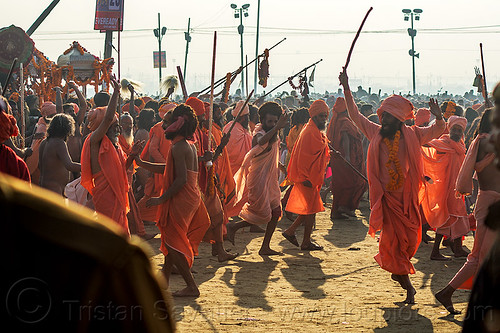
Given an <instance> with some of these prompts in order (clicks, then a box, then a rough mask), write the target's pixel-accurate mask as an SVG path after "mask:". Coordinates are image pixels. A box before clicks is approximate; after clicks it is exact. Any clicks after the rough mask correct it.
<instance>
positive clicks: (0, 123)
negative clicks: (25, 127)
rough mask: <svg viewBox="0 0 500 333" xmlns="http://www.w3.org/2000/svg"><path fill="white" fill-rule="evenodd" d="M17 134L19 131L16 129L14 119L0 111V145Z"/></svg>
mask: <svg viewBox="0 0 500 333" xmlns="http://www.w3.org/2000/svg"><path fill="white" fill-rule="evenodd" d="M18 134H19V129H18V128H17V124H16V118H14V116H12V115H10V114H8V113H7V112H3V111H0V143H2V142H4V141H5V140H7V139H8V138H10V137H11V136H17V135H18Z"/></svg>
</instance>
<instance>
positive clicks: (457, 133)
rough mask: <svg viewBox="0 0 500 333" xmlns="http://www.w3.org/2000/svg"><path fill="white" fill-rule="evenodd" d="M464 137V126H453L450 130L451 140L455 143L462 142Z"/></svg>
mask: <svg viewBox="0 0 500 333" xmlns="http://www.w3.org/2000/svg"><path fill="white" fill-rule="evenodd" d="M463 135H464V129H463V128H462V126H459V125H453V126H452V127H451V128H450V139H452V140H453V141H455V142H458V141H460V139H461V138H462V136H463Z"/></svg>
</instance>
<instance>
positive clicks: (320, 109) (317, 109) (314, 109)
mask: <svg viewBox="0 0 500 333" xmlns="http://www.w3.org/2000/svg"><path fill="white" fill-rule="evenodd" d="M329 112H330V108H329V107H328V104H326V102H325V101H324V100H322V99H317V100H315V101H314V102H313V103H312V104H311V106H310V107H309V115H310V116H311V118H312V117H314V116H317V115H319V114H322V113H326V114H328V113H329Z"/></svg>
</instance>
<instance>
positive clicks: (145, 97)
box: [142, 96, 153, 105]
mask: <svg viewBox="0 0 500 333" xmlns="http://www.w3.org/2000/svg"><path fill="white" fill-rule="evenodd" d="M152 100H153V99H152V98H151V97H149V96H144V97H142V101H143V102H144V105H146V104H148V102H150V101H152Z"/></svg>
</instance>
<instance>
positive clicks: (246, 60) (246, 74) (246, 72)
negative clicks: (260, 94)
mask: <svg viewBox="0 0 500 333" xmlns="http://www.w3.org/2000/svg"><path fill="white" fill-rule="evenodd" d="M245 62H246V66H245V67H246V68H245V79H246V82H245V88H246V95H247V96H248V56H247V55H246V56H245Z"/></svg>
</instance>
